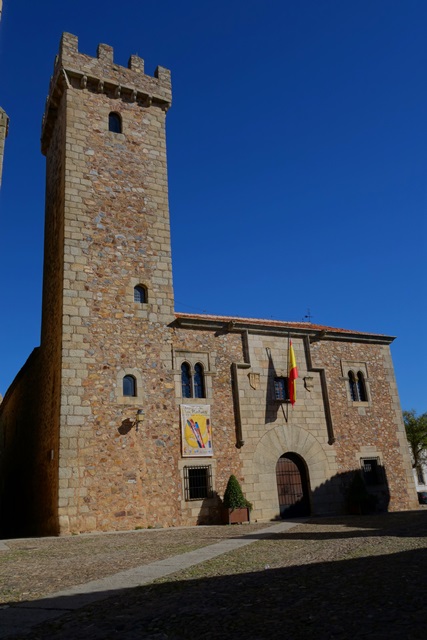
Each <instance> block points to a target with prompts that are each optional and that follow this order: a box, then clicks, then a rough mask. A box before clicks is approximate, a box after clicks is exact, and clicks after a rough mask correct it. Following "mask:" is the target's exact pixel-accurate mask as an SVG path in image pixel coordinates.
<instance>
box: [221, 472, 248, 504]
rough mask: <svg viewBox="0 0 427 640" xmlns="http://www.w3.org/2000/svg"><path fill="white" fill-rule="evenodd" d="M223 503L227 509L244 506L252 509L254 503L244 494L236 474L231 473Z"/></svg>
mask: <svg viewBox="0 0 427 640" xmlns="http://www.w3.org/2000/svg"><path fill="white" fill-rule="evenodd" d="M223 503H224V507H226V508H227V509H240V508H242V507H248V508H249V509H252V504H251V503H250V502H249V501H248V500H246V498H245V496H244V495H243V491H242V487H241V486H240V483H239V481H238V479H237V478H236V476H233V475H231V476H230V478H229V479H228V482H227V487H226V489H225V493H224V500H223Z"/></svg>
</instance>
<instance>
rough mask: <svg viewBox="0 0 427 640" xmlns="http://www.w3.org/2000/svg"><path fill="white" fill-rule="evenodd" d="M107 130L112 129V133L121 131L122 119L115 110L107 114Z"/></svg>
mask: <svg viewBox="0 0 427 640" xmlns="http://www.w3.org/2000/svg"><path fill="white" fill-rule="evenodd" d="M108 131H112V132H113V133H121V132H122V119H121V117H120V115H119V114H118V113H115V111H112V112H111V113H110V114H109V116H108Z"/></svg>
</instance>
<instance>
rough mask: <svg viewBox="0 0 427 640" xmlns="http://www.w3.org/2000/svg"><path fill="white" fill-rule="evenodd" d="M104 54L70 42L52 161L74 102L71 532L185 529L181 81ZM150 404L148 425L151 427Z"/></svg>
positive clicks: (64, 511) (69, 138)
mask: <svg viewBox="0 0 427 640" xmlns="http://www.w3.org/2000/svg"><path fill="white" fill-rule="evenodd" d="M98 55H99V58H97V59H90V58H89V57H88V56H83V55H82V54H79V53H78V52H77V39H76V38H74V37H73V36H69V35H67V34H65V35H64V37H63V40H62V48H61V53H60V56H59V61H58V63H57V68H56V71H55V73H56V76H55V78H56V83H57V84H55V80H54V82H53V84H52V86H51V97H50V102H49V103H48V108H47V111H46V116H45V121H44V137H43V141H42V145H43V148H44V149H45V150H47V153H48V154H49V149H50V147H51V145H52V144H53V141H54V138H53V137H52V136H53V134H54V131H55V126H56V125H55V118H57V117H58V111H57V105H58V103H59V105H61V108H62V105H65V109H66V129H65V131H64V134H63V137H62V140H61V145H62V149H63V150H64V153H65V177H64V189H63V192H64V213H63V218H64V223H63V224H64V241H63V245H62V251H63V261H64V273H63V296H62V321H61V323H59V330H60V331H61V334H62V338H61V340H62V362H61V389H62V392H61V412H60V452H59V475H60V487H59V502H58V505H59V521H60V530H61V531H62V532H67V531H85V530H95V529H97V530H106V529H129V528H132V527H134V526H137V525H140V526H145V525H148V524H151V525H155V524H162V525H166V524H167V525H173V524H177V523H179V510H178V508H177V506H176V505H177V500H178V496H179V495H180V492H181V483H180V480H179V478H178V476H177V474H176V472H175V470H176V468H177V457H178V455H179V433H176V429H175V425H174V419H175V403H174V400H173V395H174V381H173V375H172V372H171V371H172V364H171V346H170V342H171V330H170V329H169V328H168V327H167V325H168V323H169V322H170V321H171V320H172V319H173V317H174V316H173V292H172V273H171V257H170V237H169V212H168V196H167V174H166V143H165V110H164V108H163V106H164V105H165V104H166V102H165V101H166V97H167V96H168V95H169V96H170V84H169V93H168V89H167V82H168V78H169V76H168V72H166V70H163V71H162V73H160V74H159V75H160V78H159V79H155V78H148V77H147V76H145V75H144V74H143V73H142V71H141V66H142V61H140V59H138V58H135V57H133V58H132V64H133V66H134V67H135V68H134V69H133V70H132V69H130V70H124V69H123V68H122V67H118V66H117V65H114V64H113V62H112V50H111V48H109V47H106V46H105V45H102V46H100V48H99V50H98ZM138 61H139V62H138ZM61 63H63V64H64V65H66V67H67V70H68V78H67V79H66V78H65V76H64V77H63V75H61V73H60V69H59V68H58V65H60V64H61ZM70 69H71V70H74V71H75V70H83V71H85V72H87V73H88V78H87V79H86V80H84V81H82V79H81V78H77V77H76V75H75V73H74V72H72V71H70ZM66 73H67V72H66ZM91 74H92V75H91ZM94 76H97V78H95V77H94ZM66 80H68V82H66ZM95 80H96V81H95ZM107 80H108V82H110V83H111V82H115V83H116V87H113V86H112V85H111V84H108V83H107ZM100 81H103V82H104V84H103V86H102V87H100V85H99V82H100ZM123 81H126V82H128V83H133V86H134V87H135V93H136V95H132V94H131V93H129V92H128V93H126V92H125V91H124V90H123V88H122V91H117V86H118V85H119V83H121V82H123ZM150 92H151V93H152V94H153V96H152V100H149V99H148V98H147V95H148V94H149V93H150ZM159 100H162V101H163V102H161V103H160V102H159ZM52 103H55V109H53V108H52ZM110 112H115V113H119V114H120V116H121V118H122V126H123V133H113V132H110V131H109V130H108V116H109V113H110ZM48 180H49V181H55V176H54V175H53V176H48ZM137 284H142V285H144V286H145V287H146V288H147V293H148V301H147V303H146V304H142V305H141V304H139V303H136V302H134V299H133V289H134V286H135V285H137ZM46 286H47V288H48V289H49V287H50V283H47V285H46ZM129 373H130V374H132V375H135V377H136V379H137V397H135V398H126V397H123V392H122V379H123V376H124V375H125V374H129ZM138 408H143V409H144V411H145V413H146V416H147V418H146V426H145V429H144V430H142V429H141V430H140V431H139V432H138V433H137V432H136V430H135V425H134V420H135V415H136V410H137V409H138ZM160 441H162V443H164V444H165V446H163V445H160V446H159V442H160ZM148 478H149V481H148Z"/></svg>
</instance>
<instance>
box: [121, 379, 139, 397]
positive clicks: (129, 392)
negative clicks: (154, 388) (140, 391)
mask: <svg viewBox="0 0 427 640" xmlns="http://www.w3.org/2000/svg"><path fill="white" fill-rule="evenodd" d="M123 395H124V396H128V397H135V396H136V379H135V378H134V377H133V376H125V377H124V378H123Z"/></svg>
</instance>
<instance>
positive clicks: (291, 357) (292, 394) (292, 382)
mask: <svg viewBox="0 0 427 640" xmlns="http://www.w3.org/2000/svg"><path fill="white" fill-rule="evenodd" d="M288 370H289V375H288V384H289V400H290V403H291V405H292V406H294V404H295V400H296V399H297V391H296V380H297V378H298V369H297V363H296V360H295V353H294V348H293V346H292V340H290V341H289V352H288Z"/></svg>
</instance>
